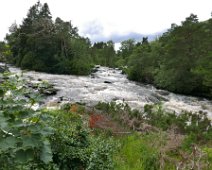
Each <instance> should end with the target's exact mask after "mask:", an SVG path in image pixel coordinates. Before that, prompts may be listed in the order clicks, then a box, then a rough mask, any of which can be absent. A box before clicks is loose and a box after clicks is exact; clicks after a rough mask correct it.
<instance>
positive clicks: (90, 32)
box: [81, 20, 104, 37]
mask: <svg viewBox="0 0 212 170" xmlns="http://www.w3.org/2000/svg"><path fill="white" fill-rule="evenodd" d="M103 31H104V28H103V25H102V24H101V23H100V22H99V21H98V20H93V21H91V22H88V23H86V24H85V25H84V26H83V30H82V31H81V32H82V34H83V35H84V36H88V37H89V36H98V35H101V34H103Z"/></svg>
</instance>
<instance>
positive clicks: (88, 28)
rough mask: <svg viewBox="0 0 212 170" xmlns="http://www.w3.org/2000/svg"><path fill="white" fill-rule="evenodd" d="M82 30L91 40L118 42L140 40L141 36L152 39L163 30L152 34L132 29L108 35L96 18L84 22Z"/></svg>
mask: <svg viewBox="0 0 212 170" xmlns="http://www.w3.org/2000/svg"><path fill="white" fill-rule="evenodd" d="M83 28H84V29H83V30H82V31H81V32H80V34H81V35H82V36H85V37H88V38H90V40H91V42H92V43H94V42H99V41H103V42H107V41H109V40H112V41H113V42H114V43H120V42H122V41H124V40H128V39H134V40H135V41H141V40H142V38H143V37H148V40H149V41H152V40H154V39H155V38H157V37H158V36H160V35H162V33H163V32H165V30H164V31H161V32H157V33H154V34H142V33H138V32H134V31H128V32H125V33H118V32H111V33H110V34H109V35H107V34H105V32H104V27H103V25H102V24H101V22H100V21H98V20H93V21H91V22H88V23H86V24H85V25H84V26H83Z"/></svg>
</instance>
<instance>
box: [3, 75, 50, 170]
mask: <svg viewBox="0 0 212 170" xmlns="http://www.w3.org/2000/svg"><path fill="white" fill-rule="evenodd" d="M3 76H4V78H5V81H4V82H3V83H2V84H1V85H0V91H1V96H0V108H1V111H0V164H1V168H3V169H9V168H10V169H11V168H12V169H30V168H33V167H40V168H41V169H48V168H45V167H46V164H48V166H47V167H51V162H52V152H51V146H50V143H49V139H48V137H49V136H50V135H52V134H53V129H52V128H51V127H49V126H47V125H46V123H45V121H46V119H50V118H49V116H48V115H46V114H43V113H42V112H41V111H40V110H33V106H34V105H35V104H36V103H37V102H38V101H37V98H36V96H37V94H34V93H32V91H30V89H27V88H26V87H25V86H24V85H23V82H22V80H21V79H20V78H19V77H18V76H13V77H10V78H8V77H5V76H6V75H3ZM26 96H27V97H26Z"/></svg>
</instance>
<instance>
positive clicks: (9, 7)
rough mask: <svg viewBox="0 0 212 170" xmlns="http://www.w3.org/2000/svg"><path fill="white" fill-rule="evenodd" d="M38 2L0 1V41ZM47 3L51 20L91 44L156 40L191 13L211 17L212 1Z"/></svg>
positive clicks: (71, 0) (72, 0) (53, 0)
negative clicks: (58, 20) (70, 26)
mask: <svg viewBox="0 0 212 170" xmlns="http://www.w3.org/2000/svg"><path fill="white" fill-rule="evenodd" d="M36 2H37V0H0V40H3V39H4V37H5V35H6V33H7V32H8V28H9V26H10V25H11V24H12V23H14V22H16V23H17V24H21V22H22V20H23V18H25V17H26V14H27V12H28V10H29V8H30V7H31V6H32V5H34V4H35V3H36ZM40 2H41V3H45V2H47V3H48V5H49V7H50V11H51V13H52V16H53V19H55V18H56V17H60V18H61V19H63V20H65V21H70V20H71V22H72V24H73V25H74V26H76V27H78V29H79V33H80V35H82V36H85V37H88V38H90V39H91V41H92V42H97V41H108V40H113V41H114V42H115V43H119V42H121V41H123V40H126V39H129V38H134V39H135V40H141V39H142V37H143V36H149V38H150V39H151V38H155V37H156V36H158V35H160V34H162V32H164V31H165V30H167V29H168V28H170V26H171V24H172V23H176V24H178V25H179V24H180V23H181V21H183V20H185V18H186V17H188V16H189V15H190V14H191V13H193V14H196V15H197V16H198V18H199V20H200V21H204V20H207V19H209V18H210V17H211V12H212V0H40Z"/></svg>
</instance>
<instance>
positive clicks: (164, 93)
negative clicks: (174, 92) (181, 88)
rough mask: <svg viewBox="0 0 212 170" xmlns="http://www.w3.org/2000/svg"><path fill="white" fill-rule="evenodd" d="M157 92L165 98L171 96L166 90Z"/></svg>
mask: <svg viewBox="0 0 212 170" xmlns="http://www.w3.org/2000/svg"><path fill="white" fill-rule="evenodd" d="M156 92H157V93H159V94H160V95H163V96H168V95H169V94H170V93H169V92H168V91H164V90H157V91H156Z"/></svg>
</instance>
